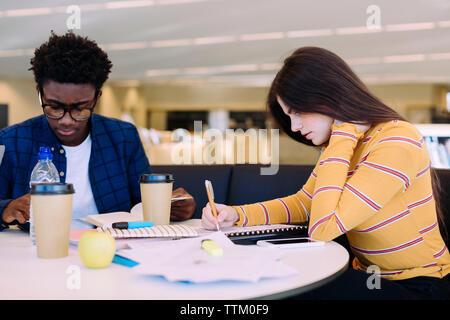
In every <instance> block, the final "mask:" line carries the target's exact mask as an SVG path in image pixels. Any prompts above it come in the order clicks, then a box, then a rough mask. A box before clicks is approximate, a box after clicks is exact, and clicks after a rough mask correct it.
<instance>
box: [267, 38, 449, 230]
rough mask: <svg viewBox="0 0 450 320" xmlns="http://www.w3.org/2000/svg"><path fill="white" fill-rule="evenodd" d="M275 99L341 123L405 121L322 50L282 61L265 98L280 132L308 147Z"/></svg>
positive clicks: (307, 49)
mask: <svg viewBox="0 0 450 320" xmlns="http://www.w3.org/2000/svg"><path fill="white" fill-rule="evenodd" d="M278 97H279V98H280V99H281V100H282V101H283V102H284V103H285V104H286V105H287V106H289V107H290V108H291V109H294V110H296V111H297V112H305V113H320V114H323V115H327V116H329V117H331V118H333V119H336V120H339V121H343V122H350V123H355V124H358V123H359V124H370V125H371V126H373V125H377V124H379V123H382V122H386V121H390V120H403V121H407V120H405V119H404V118H403V117H402V116H401V115H399V114H398V113H397V112H396V111H394V110H393V109H391V108H390V107H388V106H387V105H385V104H384V103H383V102H382V101H381V100H380V99H378V98H377V97H376V96H374V95H373V94H372V93H371V92H370V91H369V89H368V88H367V87H366V85H365V84H364V83H363V82H362V81H361V80H360V79H359V77H358V76H357V75H356V74H355V73H354V72H353V71H352V69H351V68H350V67H349V66H348V64H347V63H346V62H345V61H344V60H342V59H341V58H340V57H338V56H337V55H336V54H334V53H332V52H330V51H328V50H326V49H323V48H317V47H303V48H300V49H297V50H296V51H294V53H293V54H292V55H290V56H289V57H288V58H286V59H285V60H284V64H283V67H282V68H281V70H280V71H279V72H278V73H277V75H276V76H275V79H274V80H273V82H272V85H271V87H270V90H269V94H268V98H267V104H268V107H269V109H270V112H271V114H272V115H273V117H274V118H275V120H276V121H277V122H278V124H279V126H280V127H281V129H282V130H283V131H284V132H285V133H286V134H287V135H288V136H290V137H291V138H293V139H294V140H296V141H298V142H301V143H303V144H306V145H310V146H312V145H313V143H312V142H311V141H310V140H307V139H306V138H305V137H304V136H302V135H301V133H300V132H293V131H292V130H291V121H290V118H289V116H287V115H286V114H285V113H284V112H283V110H282V108H281V106H280V104H279V103H278V99H277V98H278ZM430 173H431V180H432V185H433V196H434V199H435V201H436V212H437V215H438V220H439V226H440V231H441V234H442V235H445V234H446V229H445V224H444V217H443V214H442V210H441V209H440V197H439V189H440V186H439V180H438V179H437V175H436V174H435V172H434V170H433V169H431V172H430Z"/></svg>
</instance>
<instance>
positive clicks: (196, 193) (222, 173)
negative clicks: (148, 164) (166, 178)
mask: <svg viewBox="0 0 450 320" xmlns="http://www.w3.org/2000/svg"><path fill="white" fill-rule="evenodd" d="M231 169H232V167H231V166H227V165H198V166H193V165H181V166H178V165H168V166H152V172H153V173H171V174H173V177H174V179H175V181H174V184H173V189H174V190H175V189H176V188H178V187H183V188H184V189H185V190H186V191H187V192H188V193H190V194H191V195H192V196H193V197H194V199H195V203H196V208H195V212H194V215H193V216H192V218H193V219H201V217H202V209H203V207H204V206H205V205H206V204H207V203H208V196H207V194H206V189H205V180H210V181H211V183H212V185H213V187H214V198H215V202H217V203H226V200H227V197H228V186H229V183H230V177H231Z"/></svg>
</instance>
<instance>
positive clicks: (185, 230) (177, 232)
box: [97, 224, 198, 239]
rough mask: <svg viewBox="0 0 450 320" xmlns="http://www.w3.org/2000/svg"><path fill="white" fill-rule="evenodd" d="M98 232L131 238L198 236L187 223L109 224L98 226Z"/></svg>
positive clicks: (119, 237) (118, 237)
mask: <svg viewBox="0 0 450 320" xmlns="http://www.w3.org/2000/svg"><path fill="white" fill-rule="evenodd" d="M97 231H98V232H106V233H109V234H110V235H112V236H113V237H114V238H115V239H124V238H125V239H129V238H189V237H197V236H198V233H197V231H196V230H195V229H194V228H192V227H190V226H186V225H182V224H177V225H157V226H154V227H150V228H136V229H116V228H111V227H109V226H107V225H104V226H102V227H98V228H97Z"/></svg>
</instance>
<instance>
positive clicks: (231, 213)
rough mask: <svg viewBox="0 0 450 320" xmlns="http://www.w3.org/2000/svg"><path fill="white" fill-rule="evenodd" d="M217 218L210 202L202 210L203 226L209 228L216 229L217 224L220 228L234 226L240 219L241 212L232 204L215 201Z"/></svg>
mask: <svg viewBox="0 0 450 320" xmlns="http://www.w3.org/2000/svg"><path fill="white" fill-rule="evenodd" d="M215 206H216V211H217V219H216V218H215V217H214V215H213V213H212V210H211V207H210V205H209V203H208V204H207V205H206V207H204V208H203V210H202V226H203V228H205V229H208V230H216V229H217V228H216V224H219V227H220V228H227V227H232V226H233V225H234V224H235V223H236V221H238V220H239V214H238V213H237V211H236V210H235V209H234V208H233V207H230V206H226V205H224V204H219V203H215Z"/></svg>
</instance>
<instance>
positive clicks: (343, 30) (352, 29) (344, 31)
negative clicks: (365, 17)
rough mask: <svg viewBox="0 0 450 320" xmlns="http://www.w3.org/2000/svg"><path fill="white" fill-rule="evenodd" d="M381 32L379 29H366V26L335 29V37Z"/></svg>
mask: <svg viewBox="0 0 450 320" xmlns="http://www.w3.org/2000/svg"><path fill="white" fill-rule="evenodd" d="M377 32H381V28H380V29H374V28H368V27H367V26H362V27H346V28H337V29H336V34H337V35H348V34H366V33H377Z"/></svg>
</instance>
